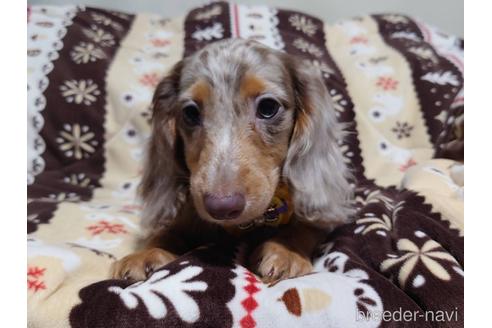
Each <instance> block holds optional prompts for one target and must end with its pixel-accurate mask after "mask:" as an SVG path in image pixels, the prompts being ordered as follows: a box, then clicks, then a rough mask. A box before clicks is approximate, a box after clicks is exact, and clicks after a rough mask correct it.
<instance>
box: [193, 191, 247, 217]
mask: <svg viewBox="0 0 492 328" xmlns="http://www.w3.org/2000/svg"><path fill="white" fill-rule="evenodd" d="M203 203H204V205H205V209H206V210H207V212H208V214H210V215H211V216H212V217H213V218H214V219H217V220H229V219H235V218H237V217H238V216H239V215H241V213H242V212H243V210H244V206H245V205H246V199H245V198H244V195H243V194H239V193H235V194H232V195H228V196H215V195H211V194H206V195H205V196H204V197H203Z"/></svg>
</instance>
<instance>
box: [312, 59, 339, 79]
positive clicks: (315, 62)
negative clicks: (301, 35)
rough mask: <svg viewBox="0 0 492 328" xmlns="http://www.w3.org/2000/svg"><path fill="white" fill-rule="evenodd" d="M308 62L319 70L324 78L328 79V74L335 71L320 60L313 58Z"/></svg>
mask: <svg viewBox="0 0 492 328" xmlns="http://www.w3.org/2000/svg"><path fill="white" fill-rule="evenodd" d="M308 62H309V61H308ZM310 63H311V64H312V65H313V66H314V67H315V68H317V69H318V70H319V71H320V73H321V75H322V76H323V77H324V78H327V79H328V78H329V77H330V75H333V74H335V71H334V70H333V69H332V68H331V67H330V66H328V65H327V64H326V63H325V62H322V61H319V60H316V59H315V60H313V61H311V62H310Z"/></svg>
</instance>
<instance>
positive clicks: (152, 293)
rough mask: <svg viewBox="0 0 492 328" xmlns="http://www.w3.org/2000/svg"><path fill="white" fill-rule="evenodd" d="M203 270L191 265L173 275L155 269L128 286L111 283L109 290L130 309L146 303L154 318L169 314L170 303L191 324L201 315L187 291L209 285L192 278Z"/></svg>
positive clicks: (204, 287)
mask: <svg viewBox="0 0 492 328" xmlns="http://www.w3.org/2000/svg"><path fill="white" fill-rule="evenodd" d="M202 272H203V269H202V268H201V267H198V266H192V265H190V266H188V267H185V268H183V269H182V270H181V271H179V272H177V273H174V274H170V272H169V271H168V270H160V271H157V272H155V273H154V274H153V275H152V276H151V277H150V278H149V279H148V280H146V281H140V282H137V283H135V284H133V285H130V286H128V287H126V288H121V287H119V286H111V287H109V288H108V291H109V292H112V293H115V294H116V295H118V296H119V297H120V298H121V300H122V301H123V303H124V304H125V306H126V307H127V308H128V309H131V310H132V309H136V308H137V306H138V305H139V303H140V302H142V303H143V305H144V306H145V308H147V311H148V312H149V315H150V316H151V317H152V318H154V319H163V318H165V317H166V316H167V304H168V303H164V301H163V299H162V297H165V298H166V299H167V300H168V302H169V304H171V305H172V306H173V307H174V310H175V311H176V313H177V315H178V316H179V317H180V318H181V320H183V321H184V322H186V323H189V324H192V323H194V322H196V321H197V320H198V319H199V318H200V308H199V307H198V304H197V303H196V301H195V300H194V299H193V298H192V297H191V296H190V295H188V292H204V291H206V290H207V288H208V285H207V283H206V282H204V281H190V280H191V279H193V278H194V277H196V276H198V275H199V274H200V273H202Z"/></svg>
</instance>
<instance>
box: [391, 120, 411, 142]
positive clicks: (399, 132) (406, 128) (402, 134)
mask: <svg viewBox="0 0 492 328" xmlns="http://www.w3.org/2000/svg"><path fill="white" fill-rule="evenodd" d="M412 130H413V126H411V125H410V124H408V123H407V122H396V126H395V127H394V128H392V129H391V131H393V132H394V133H395V134H396V137H397V138H398V139H402V138H410V136H411V135H412Z"/></svg>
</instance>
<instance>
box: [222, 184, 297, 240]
mask: <svg viewBox="0 0 492 328" xmlns="http://www.w3.org/2000/svg"><path fill="white" fill-rule="evenodd" d="M293 212H294V206H293V205H292V199H291V197H290V193H289V187H288V186H287V185H286V184H285V183H280V184H279V185H278V187H277V189H276V190H275V194H274V195H273V198H272V200H271V201H270V206H269V207H268V209H267V210H266V211H265V213H263V215H262V216H261V217H259V218H257V219H255V220H253V221H251V222H248V223H245V224H240V225H238V226H234V227H228V228H226V230H227V231H228V232H230V233H232V234H234V235H238V234H241V233H243V232H246V231H251V230H252V229H254V228H257V227H261V226H269V227H278V226H280V225H284V224H287V223H289V222H290V218H291V217H292V213H293Z"/></svg>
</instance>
